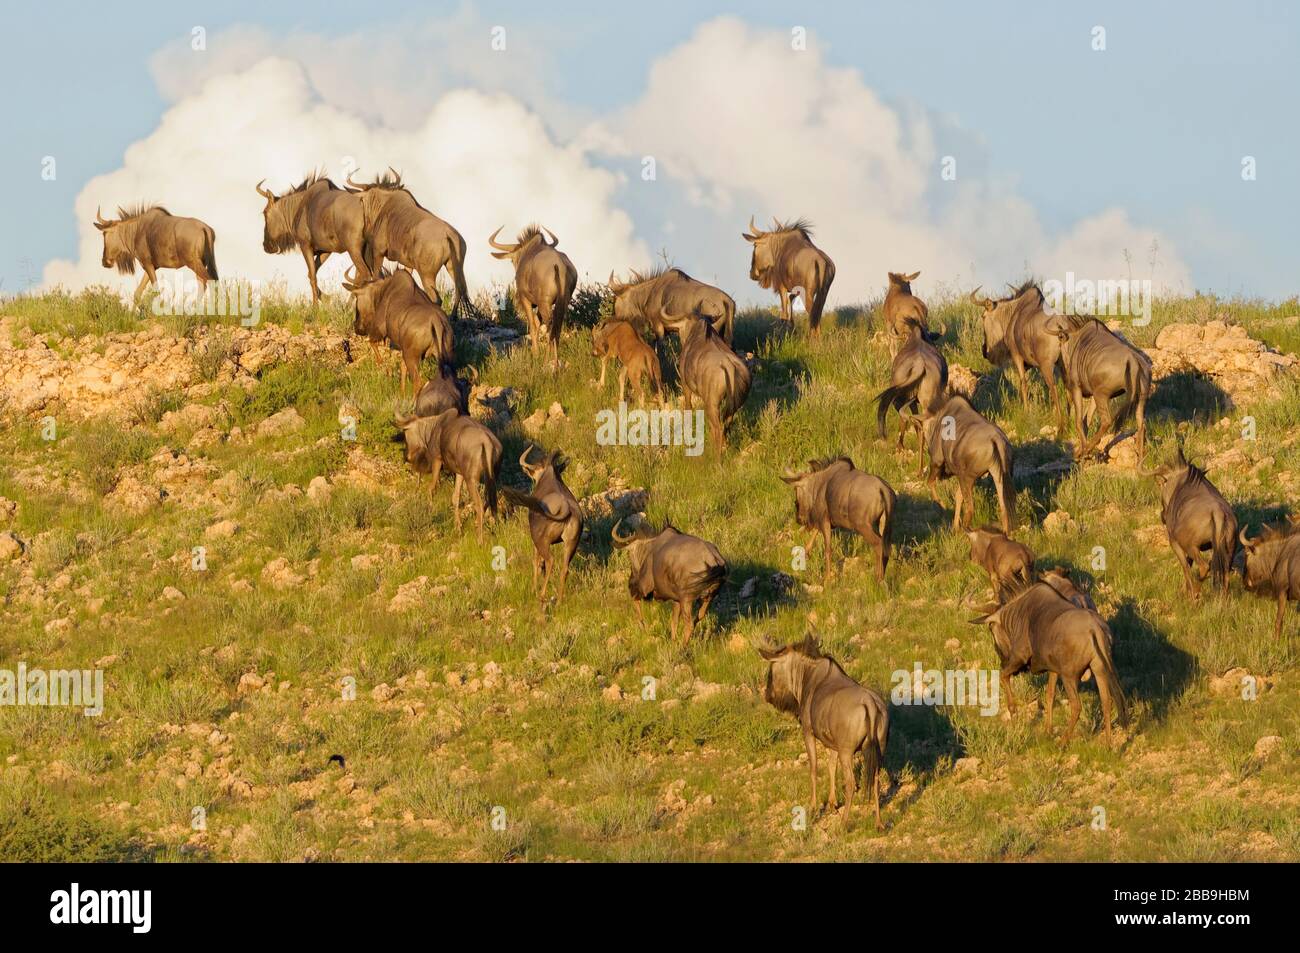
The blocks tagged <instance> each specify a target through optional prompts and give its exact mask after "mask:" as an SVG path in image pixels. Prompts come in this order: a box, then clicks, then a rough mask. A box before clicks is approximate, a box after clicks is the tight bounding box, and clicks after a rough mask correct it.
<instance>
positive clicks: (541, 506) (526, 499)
mask: <svg viewBox="0 0 1300 953" xmlns="http://www.w3.org/2000/svg"><path fill="white" fill-rule="evenodd" d="M501 495H502V496H504V497H505V498H506V502H507V503H510V504H511V505H512V506H522V507H523V508H524V509H526V510H530V511H531V512H533V513H537V514H539V515H541V516H545V517H546V518H547V519H548V520H555V521H559V520H562V519H565V517H563V516H560V515H558V514H556V513H552V512H551V511H550V509H548V508H547V506H546V503H545V502H544V501H542V500H540V499H538V498H537V497H535V496H533V495H532V494H531V493H524V492H521V491H520V490H516V489H514V488H512V487H508V486H503V487H502V488H501Z"/></svg>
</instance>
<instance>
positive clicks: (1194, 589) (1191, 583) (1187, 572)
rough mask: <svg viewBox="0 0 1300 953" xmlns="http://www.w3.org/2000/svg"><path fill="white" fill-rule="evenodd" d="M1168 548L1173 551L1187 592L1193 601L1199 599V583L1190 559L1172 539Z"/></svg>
mask: <svg viewBox="0 0 1300 953" xmlns="http://www.w3.org/2000/svg"><path fill="white" fill-rule="evenodd" d="M1169 548H1170V549H1172V550H1173V551H1174V556H1175V557H1177V559H1178V565H1179V566H1181V567H1182V570H1183V579H1184V581H1185V582H1186V583H1187V591H1188V592H1189V593H1190V594H1191V595H1192V598H1193V599H1200V598H1201V583H1200V580H1198V579H1197V578H1196V574H1195V573H1193V572H1192V560H1191V558H1190V557H1189V556H1188V555H1187V553H1185V552H1184V551H1183V547H1181V546H1179V545H1178V543H1176V542H1174V541H1173V540H1172V539H1171V540H1169Z"/></svg>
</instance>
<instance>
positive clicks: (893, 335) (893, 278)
mask: <svg viewBox="0 0 1300 953" xmlns="http://www.w3.org/2000/svg"><path fill="white" fill-rule="evenodd" d="M888 274H889V290H888V291H886V292H885V303H884V305H882V306H881V309H880V310H881V314H882V316H883V317H884V321H885V332H886V334H887V335H888V336H889V353H890V354H891V355H893V354H895V353H896V352H897V351H898V348H899V345H900V343H901V342H903V341H905V340H906V339H907V338H908V336H909V335H910V334H911V331H910V328H911V327H912V326H916V327H919V328H920V329H921V336H922V337H924V338H925V339H926V340H930V339H932V337H937V335H933V336H932V335H931V334H930V325H929V320H930V309H929V308H927V307H926V306H925V302H924V301H922V300H921V299H920V298H918V297H917V296H916V295H914V294H912V282H913V281H915V280H916V279H917V278H919V277H920V275H921V273H920V272H919V271H914V272H912V273H911V274H910V275H902V274H898V273H897V272H893V271H891V272H889V273H888Z"/></svg>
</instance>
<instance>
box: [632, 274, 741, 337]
mask: <svg viewBox="0 0 1300 953" xmlns="http://www.w3.org/2000/svg"><path fill="white" fill-rule="evenodd" d="M609 290H610V292H611V293H612V294H613V295H614V311H613V317H614V319H615V320H616V321H631V322H632V323H633V324H635V325H637V326H638V327H641V328H647V329H649V330H651V331H653V332H654V334H655V337H658V338H662V337H663V336H664V333H665V331H666V330H671V331H676V332H678V333H680V330H679V327H678V325H677V323H676V322H678V321H680V320H681V318H682V317H684V316H688V315H699V316H700V317H703V318H705V319H706V320H707V321H708V322H709V324H711V325H713V330H715V331H717V332H718V334H719V335H721V336H722V339H723V340H724V341H726V342H727V343H728V344H730V343H731V339H732V333H733V330H734V324H735V320H736V302H735V301H734V300H733V299H732V297H731V295H729V294H727V293H726V292H725V291H722V290H721V289H719V288H715V287H713V285H708V284H705V283H704V282H702V281H696V280H695V279H694V278H692V277H691V276H690V275H688V274H687V273H686V272H684V271H682V270H681V269H680V268H663V269H656V270H654V271H648V272H645V273H641V272H636V271H634V272H632V276H631V277H630V278H629V279H628V280H627V281H618V280H616V279H615V278H614V276H613V274H611V275H610V276H609ZM672 315H676V316H677V317H676V318H674V317H670V316H672Z"/></svg>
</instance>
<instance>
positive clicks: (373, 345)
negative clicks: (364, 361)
mask: <svg viewBox="0 0 1300 953" xmlns="http://www.w3.org/2000/svg"><path fill="white" fill-rule="evenodd" d="M370 353H371V354H373V355H375V367H383V366H384V362H383V359H382V357H381V356H380V351H379V342H378V341H371V342H370Z"/></svg>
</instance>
